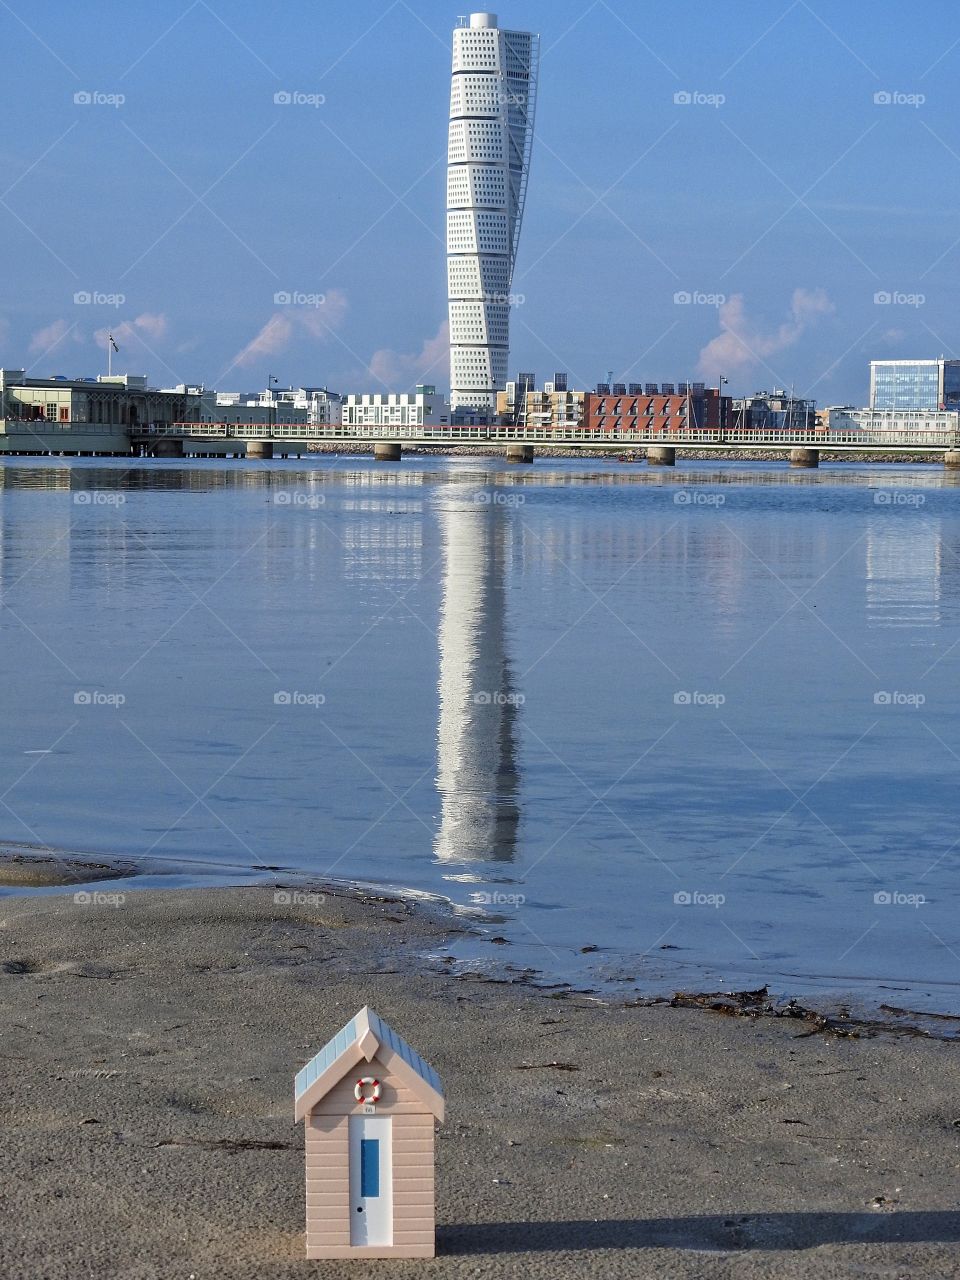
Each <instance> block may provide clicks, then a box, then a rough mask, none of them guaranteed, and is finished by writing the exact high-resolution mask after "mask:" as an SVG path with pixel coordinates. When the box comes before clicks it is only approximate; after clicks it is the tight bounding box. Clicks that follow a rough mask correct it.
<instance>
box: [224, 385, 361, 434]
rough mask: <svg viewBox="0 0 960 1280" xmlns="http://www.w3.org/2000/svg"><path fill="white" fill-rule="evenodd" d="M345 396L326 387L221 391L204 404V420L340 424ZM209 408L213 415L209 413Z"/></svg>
mask: <svg viewBox="0 0 960 1280" xmlns="http://www.w3.org/2000/svg"><path fill="white" fill-rule="evenodd" d="M341 403H342V397H341V396H339V395H338V394H337V393H336V392H335V391H328V390H327V388H326V387H270V388H269V389H268V390H266V391H251V392H242V391H218V392H217V393H216V397H215V400H214V403H213V405H212V406H206V405H205V406H204V408H205V414H204V417H203V421H204V422H230V423H234V422H251V423H266V424H270V423H272V424H277V423H307V424H309V425H310V426H314V427H330V426H338V425H339V423H340V410H341ZM207 412H210V413H211V414H212V415H213V416H211V417H207V416H206V413H207Z"/></svg>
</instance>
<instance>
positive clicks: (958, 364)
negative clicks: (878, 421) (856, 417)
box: [870, 356, 960, 410]
mask: <svg viewBox="0 0 960 1280" xmlns="http://www.w3.org/2000/svg"><path fill="white" fill-rule="evenodd" d="M870 408H871V409H928V410H936V409H960V360H945V359H944V358H943V357H942V356H941V357H940V359H939V360H871V361H870Z"/></svg>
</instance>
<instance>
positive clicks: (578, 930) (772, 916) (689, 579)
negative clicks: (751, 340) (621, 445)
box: [0, 458, 960, 1012]
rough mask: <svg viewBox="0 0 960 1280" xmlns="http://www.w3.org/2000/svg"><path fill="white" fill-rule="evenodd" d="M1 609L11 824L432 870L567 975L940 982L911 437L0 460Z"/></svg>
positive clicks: (935, 565)
mask: <svg viewBox="0 0 960 1280" xmlns="http://www.w3.org/2000/svg"><path fill="white" fill-rule="evenodd" d="M0 606H2V607H0V642H2V650H0V652H2V655H3V662H4V673H5V678H4V681H3V690H4V694H3V734H2V741H0V774H2V782H0V792H2V797H0V839H7V840H11V841H30V842H34V843H39V844H44V845H49V846H53V847H62V848H66V849H76V850H92V851H96V852H103V853H118V854H125V855H136V856H143V855H150V856H151V857H153V858H156V857H162V858H165V859H178V860H179V859H187V860H191V861H196V862H197V863H198V864H200V865H198V868H197V869H198V872H200V871H203V870H204V867H203V865H202V864H205V863H213V864H223V865H224V867H225V868H227V869H225V870H224V872H223V875H225V876H228V877H230V878H232V879H234V880H236V879H242V878H243V873H242V872H240V871H237V870H236V868H238V867H239V868H257V867H261V868H263V867H267V866H270V867H272V866H282V867H285V868H295V869H300V870H303V871H305V872H313V873H322V874H330V875H333V876H337V877H344V878H347V879H356V880H362V881H373V882H384V883H389V884H394V885H402V886H406V887H409V888H413V889H417V890H423V891H429V892H432V893H437V894H441V895H444V896H446V897H449V898H450V899H452V900H453V901H454V902H455V903H457V904H459V905H460V906H462V907H463V908H466V909H469V910H473V911H477V912H480V913H482V914H483V915H485V916H488V917H491V922H490V933H492V934H496V935H499V936H503V937H505V938H507V939H508V940H509V942H510V943H511V944H512V945H511V946H509V947H506V946H502V947H495V946H492V945H490V943H489V942H482V943H479V944H478V943H476V942H462V943H459V944H457V945H456V946H455V947H454V948H453V953H454V954H455V955H457V956H458V957H460V958H461V959H462V960H464V961H474V960H476V958H477V957H484V958H493V959H495V961H496V962H497V963H498V964H501V965H502V964H504V963H512V964H514V965H518V966H526V965H530V966H534V967H536V968H537V969H540V970H542V971H544V972H545V973H546V974H548V975H553V976H555V977H562V978H568V979H572V980H574V981H576V982H578V983H579V984H583V985H591V986H596V985H598V984H599V983H600V981H601V980H611V979H619V980H624V981H628V982H629V983H630V985H631V986H639V987H640V988H642V989H645V990H668V989H671V988H672V987H673V986H676V985H682V986H688V987H698V988H700V989H703V988H705V987H707V988H712V987H714V986H716V985H720V984H721V983H722V984H723V985H728V984H732V983H736V984H740V985H744V984H754V985H756V984H757V983H759V982H762V981H764V980H769V981H770V982H771V985H772V986H773V987H774V988H775V989H777V990H778V991H788V992H790V993H797V994H801V995H804V994H809V993H811V992H815V991H821V992H823V991H827V990H829V991H832V992H844V993H850V994H851V995H852V996H853V997H854V998H855V999H862V1000H864V1001H866V1002H868V1003H869V1002H871V1001H876V1000H886V1001H888V1002H890V1003H895V1004H906V1003H911V1004H914V1005H923V1006H924V1007H931V1008H939V1009H944V1010H952V1011H958V1012H960V920H958V914H957V911H956V902H957V889H958V887H960V841H958V829H957V809H958V804H957V796H958V779H960V721H958V718H957V714H956V703H957V690H958V687H960V686H958V666H960V487H954V485H952V484H951V477H949V476H945V475H944V473H943V472H942V471H941V470H940V469H939V468H935V467H916V468H910V467H894V466H887V467H884V468H865V467H859V468H858V467H853V466H850V467H846V466H844V467H838V466H831V467H829V468H824V469H823V470H821V471H820V472H818V473H816V472H814V473H809V472H806V473H803V472H801V473H796V472H794V473H791V472H789V471H788V470H787V469H786V468H785V467H784V466H782V465H771V466H769V467H767V466H764V465H760V464H756V465H751V466H749V467H746V466H738V465H735V464H718V465H716V466H706V465H704V464H693V463H689V464H686V465H682V466H679V467H678V468H677V469H676V471H675V472H662V473H658V472H656V471H650V470H647V469H646V468H644V467H642V466H631V465H623V464H615V463H596V464H594V463H590V462H586V463H583V464H579V463H573V462H550V461H546V460H538V461H537V463H536V464H535V466H534V467H533V468H526V469H524V468H511V469H507V468H506V467H505V466H504V465H501V464H499V463H497V462H493V461H490V460H486V459H485V460H477V461H470V460H468V461H463V460H460V459H449V460H414V459H407V460H405V461H404V462H403V463H401V464H400V465H398V466H394V467H390V466H384V465H382V464H381V465H375V464H374V463H373V462H372V461H370V460H367V459H355V458H342V459H338V460H330V459H323V460H319V459H314V460H310V461H304V462H295V461H290V462H275V463H272V464H267V465H265V466H254V465H248V464H245V463H240V462H231V463H229V464H225V463H220V462H216V461H200V462H195V463H190V462H185V463H182V464H180V463H172V464H171V463H167V462H157V461H145V462H137V463H135V464H132V465H131V464H129V463H125V462H122V461H111V462H106V461H103V462H99V461H97V460H82V461H76V462H72V463H68V464H63V463H60V462H53V461H48V460H41V459H36V460H31V459H23V460H19V459H18V460H7V461H6V462H3V463H0ZM121 699H122V702H121ZM207 870H209V868H207ZM149 882H150V883H155V882H156V881H154V880H151V881H149ZM167 882H168V883H170V882H171V881H169V880H168V881H167ZM173 882H176V883H182V882H183V879H182V878H180V879H177V880H176V881H173ZM877 895H881V896H880V897H877ZM883 895H886V896H887V899H889V900H884V897H883ZM493 917H496V918H495V919H493ZM583 947H597V948H599V950H596V951H590V952H588V953H581V950H580V949H581V948H583Z"/></svg>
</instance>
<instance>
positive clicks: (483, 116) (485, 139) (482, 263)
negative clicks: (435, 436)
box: [447, 13, 540, 413]
mask: <svg viewBox="0 0 960 1280" xmlns="http://www.w3.org/2000/svg"><path fill="white" fill-rule="evenodd" d="M462 21H463V23H464V24H466V23H467V21H468V20H467V19H463V20H462ZM539 60H540V43H539V37H538V36H535V35H533V34H532V33H531V32H529V31H506V30H502V29H501V28H500V27H498V25H497V15H496V14H494V13H474V14H471V15H470V18H469V25H462V26H460V27H458V28H457V29H456V30H455V31H454V33H453V75H452V83H451V91H450V128H449V142H448V156H447V160H448V170H447V283H448V298H449V318H450V386H451V392H450V402H451V406H452V408H453V410H454V411H456V410H457V409H459V408H472V409H481V410H482V409H486V410H487V411H488V412H491V413H492V412H493V411H494V410H495V409H496V397H497V392H498V391H499V390H501V389H502V388H503V387H504V386H505V384H506V380H507V364H508V358H509V349H510V302H511V298H510V290H511V288H512V285H513V270H514V264H515V262H516V256H517V246H518V243H519V239H520V228H521V224H522V221H523V210H524V204H525V202H526V193H527V178H528V175H529V171H530V154H531V150H532V146H533V126H534V116H535V111H536V98H537V73H538V66H539Z"/></svg>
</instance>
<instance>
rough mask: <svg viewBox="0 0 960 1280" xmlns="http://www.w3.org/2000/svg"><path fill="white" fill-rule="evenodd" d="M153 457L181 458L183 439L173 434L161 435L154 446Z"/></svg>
mask: <svg viewBox="0 0 960 1280" xmlns="http://www.w3.org/2000/svg"><path fill="white" fill-rule="evenodd" d="M153 456H154V457H155V458H182V457H183V441H182V440H178V439H176V438H175V437H174V436H161V437H160V438H159V440H158V441H157V443H156V445H155V446H154V451H153Z"/></svg>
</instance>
